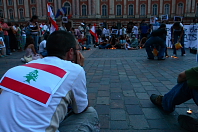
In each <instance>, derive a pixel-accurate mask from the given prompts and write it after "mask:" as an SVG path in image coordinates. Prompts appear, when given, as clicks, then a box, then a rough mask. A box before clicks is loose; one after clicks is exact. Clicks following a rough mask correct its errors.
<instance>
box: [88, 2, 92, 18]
mask: <svg viewBox="0 0 198 132" xmlns="http://www.w3.org/2000/svg"><path fill="white" fill-rule="evenodd" d="M88 16H91V0H88Z"/></svg>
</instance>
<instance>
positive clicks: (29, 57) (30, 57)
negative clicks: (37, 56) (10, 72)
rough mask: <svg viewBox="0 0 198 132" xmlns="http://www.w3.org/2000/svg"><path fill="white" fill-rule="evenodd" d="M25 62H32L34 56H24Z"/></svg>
mask: <svg viewBox="0 0 198 132" xmlns="http://www.w3.org/2000/svg"><path fill="white" fill-rule="evenodd" d="M23 58H24V59H25V62H30V61H32V56H24V57H23Z"/></svg>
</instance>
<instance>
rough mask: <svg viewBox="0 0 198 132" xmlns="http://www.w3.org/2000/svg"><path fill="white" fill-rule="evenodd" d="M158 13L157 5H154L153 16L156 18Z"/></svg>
mask: <svg viewBox="0 0 198 132" xmlns="http://www.w3.org/2000/svg"><path fill="white" fill-rule="evenodd" d="M157 14H158V13H157V4H154V5H153V15H154V16H156V15H157Z"/></svg>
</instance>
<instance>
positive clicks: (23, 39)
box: [21, 36, 26, 49]
mask: <svg viewBox="0 0 198 132" xmlns="http://www.w3.org/2000/svg"><path fill="white" fill-rule="evenodd" d="M25 44H26V36H22V40H21V45H22V49H24V47H25Z"/></svg>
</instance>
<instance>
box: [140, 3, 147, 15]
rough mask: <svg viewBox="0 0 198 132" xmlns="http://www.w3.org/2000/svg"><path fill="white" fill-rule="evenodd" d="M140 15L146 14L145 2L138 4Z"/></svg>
mask: <svg viewBox="0 0 198 132" xmlns="http://www.w3.org/2000/svg"><path fill="white" fill-rule="evenodd" d="M140 15H142V16H144V15H146V5H145V4H142V5H141V6H140Z"/></svg>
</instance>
